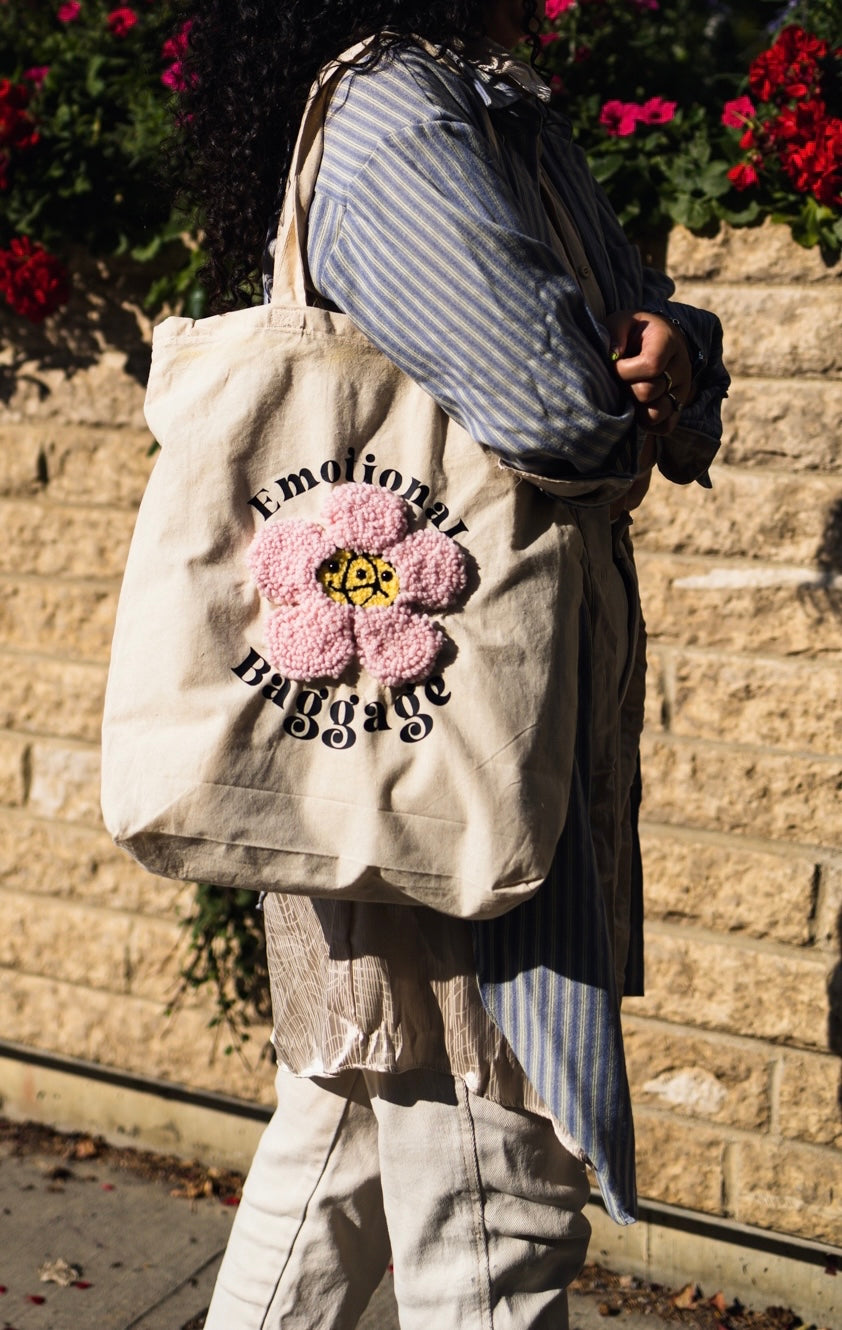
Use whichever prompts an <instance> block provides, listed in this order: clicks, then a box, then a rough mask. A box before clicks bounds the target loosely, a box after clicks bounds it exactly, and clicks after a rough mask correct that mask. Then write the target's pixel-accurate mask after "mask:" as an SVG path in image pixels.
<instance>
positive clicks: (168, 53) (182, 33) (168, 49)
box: [161, 19, 193, 60]
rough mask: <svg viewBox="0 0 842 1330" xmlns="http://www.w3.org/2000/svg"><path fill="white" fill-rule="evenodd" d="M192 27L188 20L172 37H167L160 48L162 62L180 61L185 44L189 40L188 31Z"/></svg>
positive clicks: (185, 48)
mask: <svg viewBox="0 0 842 1330" xmlns="http://www.w3.org/2000/svg"><path fill="white" fill-rule="evenodd" d="M192 26H193V20H192V19H188V20H187V22H186V23H184V24H182V26H181V27H180V28H179V30H178V32H177V33H176V34H175V35H174V36H173V37H168V38H167V40H166V41H165V42H164V44H163V46H162V47H161V58H162V59H163V60H180V59H181V57H182V56H183V55H184V53H185V51H186V50H187V44H188V41H189V39H190V29H191V28H192Z"/></svg>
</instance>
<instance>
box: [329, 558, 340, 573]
mask: <svg viewBox="0 0 842 1330" xmlns="http://www.w3.org/2000/svg"><path fill="white" fill-rule="evenodd" d="M327 570H328V572H329V573H338V572H339V564H338V562H337V561H336V559H331V560H330V562H329V563H328V565H327Z"/></svg>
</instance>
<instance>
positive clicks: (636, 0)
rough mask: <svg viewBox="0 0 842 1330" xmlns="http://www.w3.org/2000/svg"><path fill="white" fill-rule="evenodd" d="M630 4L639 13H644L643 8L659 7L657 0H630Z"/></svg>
mask: <svg viewBox="0 0 842 1330" xmlns="http://www.w3.org/2000/svg"><path fill="white" fill-rule="evenodd" d="M632 4H633V5H634V7H635V9H636V10H637V12H638V13H639V14H642V13H644V12H645V10H647V9H660V8H661V6H660V5H659V4H658V0H632Z"/></svg>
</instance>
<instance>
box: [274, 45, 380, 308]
mask: <svg viewBox="0 0 842 1330" xmlns="http://www.w3.org/2000/svg"><path fill="white" fill-rule="evenodd" d="M370 44H371V42H370V41H365V42H359V43H358V44H357V45H356V46H352V47H351V48H350V50H348V51H345V52H343V54H342V55H341V56H340V57H339V59H338V60H336V61H334V62H333V63H332V64H329V65H326V66H325V68H324V69H323V70H322V72H321V74H320V75H319V78H318V80H317V82H316V83H315V84H314V85H313V87H312V88H311V90H310V93H309V96H308V98H307V104H306V106H305V108H304V115H303V116H302V119H301V128H300V129H299V131H298V138H297V140H296V143H295V147H294V148H293V152H292V160H291V161H290V166H289V175H288V178H287V187H286V192H285V194H284V201H283V206H282V208H281V215H280V218H279V219H278V235H277V239H276V241H275V266H274V276H273V285H272V301H271V303H272V304H273V305H280V306H286V307H289V306H294V307H296V308H301V307H302V306H304V305H307V304H308V299H307V292H308V290H310V291H312V285H311V283H310V281H309V270H308V267H307V248H306V246H307V214H308V213H309V211H310V204H311V203H312V201H313V194H314V193H315V189H316V180H317V178H318V174H319V167H320V166H321V163H322V150H323V145H324V123H325V115H326V114H327V108H328V103H329V102H330V99H331V97H332V96H333V93H334V92H335V90H336V85H337V84H338V83H339V80H340V79H341V78H342V76H343V75H344V74H345V73H346V71H347V70H348V69H349V67H350V66H351V65H353V64H354V63H355V62H356V60H357V59H358V57H359V56H361V55H362V54H364V52H366V51H367V50H368V48H369V46H370Z"/></svg>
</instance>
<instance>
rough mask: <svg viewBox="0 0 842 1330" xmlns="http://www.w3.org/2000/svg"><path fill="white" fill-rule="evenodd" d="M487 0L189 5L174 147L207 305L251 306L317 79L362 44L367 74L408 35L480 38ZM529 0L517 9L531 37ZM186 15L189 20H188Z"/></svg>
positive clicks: (533, 4) (243, 0)
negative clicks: (198, 246) (199, 234)
mask: <svg viewBox="0 0 842 1330" xmlns="http://www.w3.org/2000/svg"><path fill="white" fill-rule="evenodd" d="M488 8H489V0H437V2H435V0H434V2H433V3H420V2H418V0H367V3H360V0H321V3H319V0H285V2H284V3H279V2H278V0H202V4H201V5H199V6H196V4H195V0H193V2H192V3H191V4H189V6H188V0H185V9H184V12H185V16H187V15H188V13H189V15H190V30H189V45H188V49H187V52H186V54H185V60H184V69H185V82H186V85H187V86H186V87H185V89H184V92H183V93H182V94H181V98H180V102H181V106H180V114H179V117H178V119H179V124H180V134H179V141H178V143H177V145H176V147H175V153H176V157H177V169H178V175H179V178H180V184H181V190H182V194H183V196H184V198H185V200H186V201H187V202H188V204H189V207H190V208H191V210H192V211H193V212H194V213H195V212H198V220H199V223H200V225H201V228H202V231H203V248H204V249H205V252H206V254H207V256H208V261H207V264H206V267H205V270H204V273H203V280H204V282H205V284H206V286H207V287H208V290H209V295H210V299H211V304H212V307H214V308H216V309H230V308H233V307H234V306H236V305H238V304H242V303H250V302H251V301H252V300H253V298H254V294H255V291H256V278H255V271H256V268H257V266H258V261H259V257H260V253H261V249H262V247H263V242H264V239H265V235H266V229H267V225H268V223H269V220H270V218H271V216H272V213H273V210H275V209H276V208H277V201H278V197H279V192H280V190H281V188H282V185H283V182H284V181H285V178H286V174H287V171H288V168H289V161H290V157H291V154H292V148H293V146H294V143H295V138H296V134H297V132H298V125H299V121H300V119H301V114H302V111H303V108H304V103H305V101H306V97H307V92H308V89H309V88H310V86H311V84H312V82H313V80H314V78H315V76H316V74H317V72H318V70H319V69H320V68H321V67H322V65H324V64H325V63H327V62H328V61H329V60H331V59H334V58H335V57H336V56H338V55H340V54H341V52H342V51H343V50H346V49H347V48H348V47H349V46H351V45H353V44H354V43H355V42H357V41H359V40H361V39H362V38H365V37H370V36H373V35H375V34H378V33H383V32H387V33H389V34H390V36H389V37H388V38H381V39H380V40H379V41H378V42H376V43H375V45H374V47H373V48H372V49H373V53H372V57H371V59H370V61H369V67H370V66H371V65H373V64H374V63H376V61H377V59H379V58H380V56H381V55H382V52H383V50H385V49H386V48H387V46H388V45H390V44H392V45H394V43H395V42H397V41H400V40H402V39H406V38H407V37H409V36H410V35H412V34H415V35H417V36H419V37H423V38H425V39H426V40H428V41H430V42H433V43H435V44H436V45H439V46H442V47H444V46H447V45H450V44H453V43H460V42H467V41H470V40H471V39H472V38H474V37H476V36H478V35H479V34H480V33H481V32H482V30H483V21H484V18H485V16H486V14H487V12H488ZM536 9H537V0H524V17H525V19H526V26H530V25H531V27H532V28H534V27H535V26H536V23H535V14H536ZM190 11H192V13H191V12H190Z"/></svg>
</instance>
